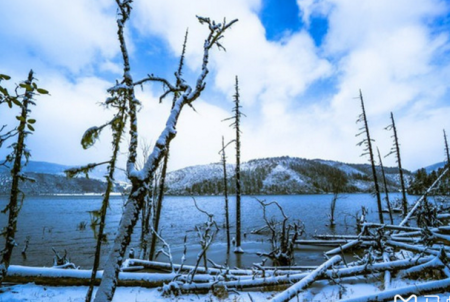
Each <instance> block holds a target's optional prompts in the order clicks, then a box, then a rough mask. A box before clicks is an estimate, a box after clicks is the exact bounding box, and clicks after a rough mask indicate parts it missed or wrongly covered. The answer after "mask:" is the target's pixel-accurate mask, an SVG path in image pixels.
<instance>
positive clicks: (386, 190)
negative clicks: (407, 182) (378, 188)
mask: <svg viewBox="0 0 450 302" xmlns="http://www.w3.org/2000/svg"><path fill="white" fill-rule="evenodd" d="M377 152H378V160H379V161H380V168H381V176H382V177H383V186H384V195H385V196H386V204H387V210H388V212H389V219H390V221H391V224H394V219H393V218H392V209H391V202H390V201H389V191H388V187H387V181H386V173H384V166H383V161H382V160H381V154H380V150H379V149H378V148H377Z"/></svg>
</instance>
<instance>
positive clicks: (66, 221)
mask: <svg viewBox="0 0 450 302" xmlns="http://www.w3.org/2000/svg"><path fill="white" fill-rule="evenodd" d="M332 197H333V195H327V194H322V195H282V196H243V199H242V213H243V215H242V230H243V233H244V236H243V247H244V250H245V252H246V253H245V254H244V255H239V256H237V257H236V256H234V255H232V257H231V258H232V259H228V264H229V265H230V266H232V265H237V266H244V267H248V266H250V265H251V264H252V263H253V262H258V261H260V260H261V259H260V257H258V256H257V255H256V252H258V251H262V250H265V251H268V249H269V248H270V245H269V243H268V240H267V239H268V237H267V235H253V234H251V231H252V230H255V229H259V228H261V227H262V226H264V224H265V223H264V220H263V211H262V207H261V205H260V204H259V203H258V202H257V200H256V198H258V199H260V200H265V201H266V202H270V201H277V202H278V203H279V204H280V205H281V206H282V207H283V209H284V212H285V214H286V215H287V216H289V218H290V219H292V220H299V221H301V222H302V223H303V224H304V225H305V232H306V233H305V235H304V236H303V237H302V238H311V237H312V236H313V235H314V234H356V230H355V221H356V219H355V217H356V216H357V215H359V214H360V212H361V206H365V207H366V208H368V209H369V215H368V220H369V221H371V222H378V214H377V212H376V209H377V206H376V201H375V198H374V197H373V196H372V195H370V194H342V195H340V198H339V200H338V201H337V204H336V210H335V220H336V226H335V227H334V228H330V227H329V226H327V224H328V214H329V212H330V210H329V209H330V202H331V200H332ZM398 197H400V195H399V194H392V195H391V196H390V199H391V200H394V199H395V198H398ZM195 199H196V201H197V204H198V206H199V207H200V208H201V209H203V210H205V211H207V212H209V213H211V214H214V219H215V220H216V222H217V224H218V226H219V229H220V230H219V232H218V234H217V236H216V239H215V241H214V242H215V243H214V245H213V246H212V247H211V249H210V251H209V252H208V256H209V257H211V258H212V259H213V260H214V261H215V262H218V263H220V264H224V262H225V261H227V257H226V244H225V242H226V231H225V229H224V228H223V226H224V225H225V210H224V198H223V196H197V197H195ZM101 200H102V197H101V196H27V197H26V199H25V201H24V204H23V207H22V210H21V212H20V215H19V219H18V231H17V235H16V242H17V244H18V246H17V247H16V248H15V250H14V253H13V259H12V264H16V265H27V266H52V264H53V256H54V253H53V251H52V247H53V248H54V249H55V250H56V251H58V252H59V253H60V254H64V250H66V251H67V252H68V255H69V257H70V260H71V261H72V262H73V263H75V264H76V265H77V266H80V268H84V269H88V268H91V267H92V262H93V255H94V250H95V238H94V232H93V230H92V228H91V227H90V224H91V216H92V215H91V214H90V213H89V211H95V210H98V209H99V208H100V204H101ZM414 201H415V197H412V196H410V197H409V202H410V203H412V202H414ZM7 202H8V198H7V197H0V207H1V208H3V207H4V206H5V205H6V204H7ZM124 202H125V199H124V198H123V197H121V196H114V197H112V199H111V203H110V208H109V209H108V216H107V227H106V233H107V238H108V243H107V244H104V245H103V249H102V250H103V251H102V262H101V263H103V262H104V261H106V256H107V253H108V244H109V243H111V242H112V241H113V240H114V237H115V234H116V232H117V226H118V224H119V220H120V217H121V213H122V208H123V204H124ZM229 208H230V222H231V225H232V229H231V232H232V237H233V236H234V232H235V229H234V225H235V215H234V214H235V200H234V197H231V198H230V200H229ZM267 215H268V218H269V219H270V218H272V217H273V218H274V219H277V220H281V218H282V216H281V213H280V211H279V209H278V208H277V207H276V206H274V205H271V206H269V208H268V209H267ZM384 217H385V222H388V221H389V219H388V215H387V214H384ZM207 219H208V217H207V215H205V214H203V213H201V212H199V211H198V210H197V209H196V208H195V206H194V201H193V198H192V197H186V196H167V197H165V199H164V203H163V209H162V218H161V223H162V225H161V230H162V236H163V238H164V239H165V240H166V242H167V243H169V244H170V246H171V249H172V252H173V254H174V261H175V262H179V259H180V256H181V253H182V251H183V241H184V236H185V235H186V236H187V245H188V262H191V263H192V262H193V261H194V260H195V258H196V255H197V253H198V249H199V244H198V237H197V234H196V232H195V226H196V225H199V224H201V223H204V222H205V221H207ZM399 221H400V216H399V215H398V214H397V215H395V223H398V222H399ZM6 222H7V215H5V214H0V226H1V227H4V226H5V225H6ZM83 225H86V226H85V228H84V229H83V227H82V226H83ZM140 232H141V227H140V221H139V222H138V223H137V226H136V228H135V231H134V234H133V239H132V243H131V247H133V248H134V249H135V250H136V251H138V250H139V234H140ZM27 238H28V240H29V246H28V249H27V252H26V256H24V255H22V253H21V251H22V249H23V247H24V244H25V241H26V240H27ZM1 244H2V245H3V242H1ZM325 250H327V249H326V248H318V247H306V246H305V247H299V248H298V249H297V254H298V255H299V256H296V262H297V263H298V264H301V265H316V264H319V263H321V262H323V259H324V258H323V251H325ZM231 254H233V253H231ZM159 259H160V260H161V261H165V259H164V258H163V257H160V258H159Z"/></svg>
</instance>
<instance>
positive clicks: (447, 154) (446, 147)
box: [443, 129, 450, 167]
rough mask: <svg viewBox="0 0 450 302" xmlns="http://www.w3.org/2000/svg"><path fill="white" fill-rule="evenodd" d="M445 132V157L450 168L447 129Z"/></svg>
mask: <svg viewBox="0 0 450 302" xmlns="http://www.w3.org/2000/svg"><path fill="white" fill-rule="evenodd" d="M443 131H444V143H445V155H446V158H447V167H450V151H449V150H450V149H449V148H448V142H447V134H446V133H445V129H444V130H443Z"/></svg>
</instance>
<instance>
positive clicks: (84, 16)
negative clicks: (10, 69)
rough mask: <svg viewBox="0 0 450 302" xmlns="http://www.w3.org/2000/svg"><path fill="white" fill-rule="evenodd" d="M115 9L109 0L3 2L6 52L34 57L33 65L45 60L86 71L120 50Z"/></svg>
mask: <svg viewBox="0 0 450 302" xmlns="http://www.w3.org/2000/svg"><path fill="white" fill-rule="evenodd" d="M114 12H115V8H114V3H112V2H111V1H106V0H101V1H88V0H80V1H64V2H62V1H57V0H44V1H32V0H31V1H30V0H28V1H27V0H17V1H16V0H6V1H2V2H1V4H0V27H1V28H3V30H2V33H1V34H0V36H1V38H2V45H3V47H4V49H3V55H5V54H4V53H6V54H7V55H8V56H9V55H10V56H14V55H15V53H17V52H19V53H20V55H21V56H22V58H26V57H29V66H28V68H30V67H33V66H34V65H35V64H36V63H35V62H36V61H37V62H39V61H40V62H41V63H43V65H47V66H53V67H58V68H67V69H68V70H69V71H71V72H75V73H77V72H80V71H81V70H83V71H85V72H86V71H87V70H86V68H89V67H92V65H93V64H95V63H97V62H99V63H101V62H108V61H109V60H111V59H112V58H113V57H114V56H115V55H116V54H117V53H118V50H119V47H118V43H117V41H116V34H115V32H116V25H115V16H114ZM5 45H6V47H5ZM30 63H31V64H30Z"/></svg>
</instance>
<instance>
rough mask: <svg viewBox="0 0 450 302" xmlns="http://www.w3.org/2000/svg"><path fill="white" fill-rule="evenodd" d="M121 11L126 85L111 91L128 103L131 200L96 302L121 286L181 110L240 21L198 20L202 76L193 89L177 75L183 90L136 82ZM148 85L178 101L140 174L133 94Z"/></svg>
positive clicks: (125, 12) (123, 6) (123, 8)
mask: <svg viewBox="0 0 450 302" xmlns="http://www.w3.org/2000/svg"><path fill="white" fill-rule="evenodd" d="M116 2H117V5H118V7H119V18H118V20H117V25H118V28H119V29H118V35H119V42H120V48H121V52H122V56H123V60H124V76H123V81H122V82H121V83H118V84H117V85H116V86H114V87H112V88H111V89H110V91H121V92H122V93H123V94H124V95H125V98H126V99H127V100H128V102H127V105H128V108H129V111H128V115H129V129H130V136H131V138H130V145H129V154H128V161H127V173H128V178H129V179H130V181H131V192H130V194H129V196H128V200H127V202H126V204H125V209H124V212H123V215H122V219H121V220H120V224H119V229H118V232H117V236H116V239H115V240H114V243H113V245H112V247H111V252H110V254H109V257H108V261H107V263H106V265H105V270H104V274H103V277H102V281H101V283H100V286H99V288H98V291H97V293H96V297H95V301H97V302H104V301H111V300H112V299H113V296H114V292H115V290H116V287H117V284H118V276H119V272H120V270H121V265H122V262H123V260H124V256H125V251H126V249H127V247H128V245H129V243H130V240H131V234H132V233H133V228H134V226H135V225H136V222H137V220H138V218H139V214H140V211H141V209H142V205H143V203H144V202H145V197H146V195H147V190H149V189H150V186H151V185H150V183H151V181H152V179H153V177H154V174H155V171H156V169H157V167H158V166H159V163H160V162H161V160H162V158H163V156H164V154H165V152H166V150H167V148H168V146H169V144H170V141H171V140H172V139H173V138H174V137H175V135H176V133H177V131H176V126H177V122H178V118H179V116H180V113H181V110H182V108H183V107H184V105H191V104H192V102H194V101H195V100H196V99H197V98H198V97H199V96H200V94H201V92H202V91H203V90H204V89H205V82H204V81H205V78H206V76H207V74H208V68H207V65H208V61H209V51H210V49H211V48H212V47H214V46H215V45H216V46H218V47H219V49H220V48H223V46H222V45H221V44H220V43H219V42H218V41H219V40H220V39H221V38H222V37H223V33H224V32H225V31H226V30H227V29H228V28H229V27H230V26H231V25H232V24H234V23H235V22H237V20H233V21H231V22H230V23H225V22H224V23H223V24H222V23H221V24H216V23H215V22H213V21H211V20H210V19H209V18H203V17H197V18H198V20H199V22H200V23H201V24H205V23H206V24H207V25H208V28H209V34H208V37H207V39H206V40H205V42H204V45H203V50H204V52H203V61H202V68H201V74H200V75H199V77H198V78H197V81H196V83H195V86H194V87H191V86H189V85H188V84H187V82H185V81H184V80H183V79H181V75H180V74H179V73H175V75H176V77H177V79H179V80H180V83H181V84H180V87H177V85H172V84H171V83H169V82H168V81H167V80H165V79H163V78H159V77H156V76H154V75H149V76H148V77H147V78H145V79H143V80H141V81H138V82H133V80H132V77H131V73H130V64H129V60H128V52H127V48H126V44H125V38H124V32H123V29H124V25H125V23H126V21H127V20H128V19H129V15H130V12H131V1H128V0H126V1H123V2H122V1H120V0H116ZM145 82H160V83H163V84H164V85H165V87H166V88H167V90H166V92H165V93H164V94H163V96H162V97H161V99H162V98H164V97H165V96H167V95H168V94H169V93H174V94H177V97H176V101H175V102H174V104H173V106H172V109H171V111H170V114H169V117H168V118H167V123H166V127H165V128H164V130H163V131H162V132H161V134H160V136H159V139H158V140H157V141H156V144H155V146H154V148H153V151H152V153H151V154H150V156H149V158H148V160H147V161H146V163H145V165H144V167H143V168H142V169H141V170H139V171H137V170H136V157H137V146H138V129H137V125H138V121H137V106H138V105H139V104H140V102H139V101H138V100H137V99H136V97H135V94H134V87H135V86H137V85H142V84H143V83H145Z"/></svg>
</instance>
